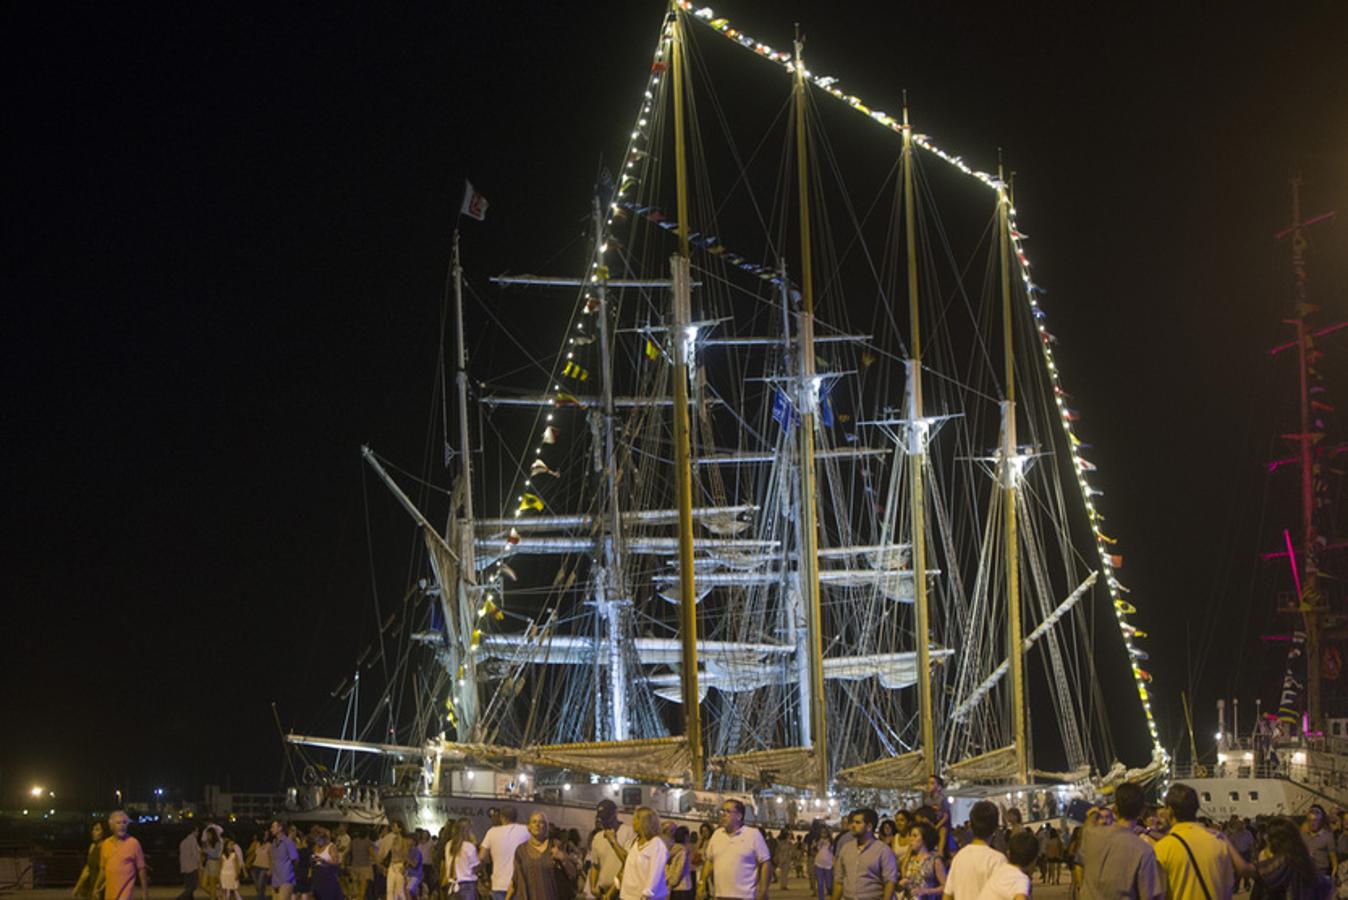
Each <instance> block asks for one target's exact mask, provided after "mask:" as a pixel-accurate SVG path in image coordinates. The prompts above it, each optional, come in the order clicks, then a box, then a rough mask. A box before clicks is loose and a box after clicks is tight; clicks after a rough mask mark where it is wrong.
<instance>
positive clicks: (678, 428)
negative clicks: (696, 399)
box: [670, 4, 704, 790]
mask: <svg viewBox="0 0 1348 900" xmlns="http://www.w3.org/2000/svg"><path fill="white" fill-rule="evenodd" d="M673 9H674V22H673V30H672V32H671V35H672V39H671V41H670V49H671V51H672V55H673V57H674V58H673V59H672V60H671V62H672V64H673V70H674V80H673V84H672V86H671V87H672V89H673V91H674V173H675V181H676V184H677V191H678V211H679V252H678V253H677V254H675V255H674V256H672V257H671V258H670V269H671V273H670V274H671V277H672V279H673V281H674V316H673V326H674V327H673V331H672V334H671V341H670V343H671V344H672V345H673V346H672V349H673V351H674V479H675V483H676V491H675V493H676V495H677V501H678V514H679V585H680V591H679V600H680V613H681V616H680V623H681V627H680V629H679V634H680V637H681V638H682V655H681V662H682V670H683V671H682V676H683V677H682V685H683V715H684V734H685V735H686V736H687V738H688V751H689V754H690V756H691V757H692V776H693V787H694V788H696V789H699V790H700V789H701V788H702V786H703V784H704V774H703V755H702V707H701V696H700V692H699V691H698V684H697V587H696V585H695V583H694V571H693V464H692V452H691V446H690V440H689V432H690V431H691V429H690V428H689V424H688V355H689V351H690V350H691V349H692V343H693V340H694V338H695V336H696V332H695V331H694V330H693V329H692V326H691V322H692V318H693V316H692V278H691V276H690V266H689V260H688V257H689V250H688V156H687V150H686V147H685V135H684V109H683V99H684V98H683V78H684V72H683V67H684V63H685V60H684V47H683V22H682V19H681V18H680V16H679V11H678V5H677V4H674V6H673Z"/></svg>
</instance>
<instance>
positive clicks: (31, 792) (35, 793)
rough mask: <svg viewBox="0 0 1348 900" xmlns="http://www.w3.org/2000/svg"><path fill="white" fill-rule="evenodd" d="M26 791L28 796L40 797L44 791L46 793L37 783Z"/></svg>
mask: <svg viewBox="0 0 1348 900" xmlns="http://www.w3.org/2000/svg"><path fill="white" fill-rule="evenodd" d="M28 793H29V795H30V796H33V797H41V796H42V795H43V794H44V793H46V788H43V787H39V786H38V785H33V787H32V789H31V790H29V791H28Z"/></svg>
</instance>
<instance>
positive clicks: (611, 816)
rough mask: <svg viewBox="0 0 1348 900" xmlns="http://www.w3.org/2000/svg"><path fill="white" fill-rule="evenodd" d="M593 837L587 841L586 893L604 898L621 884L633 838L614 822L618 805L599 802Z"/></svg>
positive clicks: (628, 829) (624, 826)
mask: <svg viewBox="0 0 1348 900" xmlns="http://www.w3.org/2000/svg"><path fill="white" fill-rule="evenodd" d="M594 827H595V832H594V837H593V838H591V839H590V860H591V862H592V863H593V865H592V866H590V893H591V894H593V895H594V896H595V897H600V898H603V897H606V896H608V895H609V894H611V893H613V892H615V891H617V890H618V888H619V887H620V886H621V884H622V873H623V863H625V862H626V861H627V851H628V850H629V849H631V847H632V844H633V842H635V841H636V839H637V833H636V831H634V830H633V829H632V826H631V825H628V824H627V823H625V822H620V821H619V820H618V805H617V804H616V803H614V802H613V801H612V800H600V801H599V804H598V805H597V806H596V807H595V810H594Z"/></svg>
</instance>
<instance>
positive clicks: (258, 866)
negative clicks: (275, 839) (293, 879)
mask: <svg viewBox="0 0 1348 900" xmlns="http://www.w3.org/2000/svg"><path fill="white" fill-rule="evenodd" d="M246 858H247V860H248V870H249V872H251V873H252V875H253V887H254V889H255V890H256V891H257V900H267V886H268V885H269V884H270V883H271V835H270V834H268V833H267V832H265V831H259V832H258V833H257V834H255V835H253V842H252V843H251V844H249V845H248V855H247V857H246Z"/></svg>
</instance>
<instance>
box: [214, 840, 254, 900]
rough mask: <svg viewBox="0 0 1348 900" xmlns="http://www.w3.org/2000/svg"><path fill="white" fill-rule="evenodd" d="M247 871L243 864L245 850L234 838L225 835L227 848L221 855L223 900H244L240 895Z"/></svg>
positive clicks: (221, 894) (221, 891)
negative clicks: (240, 887)
mask: <svg viewBox="0 0 1348 900" xmlns="http://www.w3.org/2000/svg"><path fill="white" fill-rule="evenodd" d="M246 871H247V868H246V866H245V865H244V862H243V850H242V849H240V847H239V845H238V843H237V842H236V841H235V840H234V838H232V837H230V836H229V835H225V846H224V849H223V851H222V852H221V853H220V894H219V896H220V897H221V898H222V900H243V897H242V895H240V894H239V885H240V883H241V882H242V880H243V873H244V872H246Z"/></svg>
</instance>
